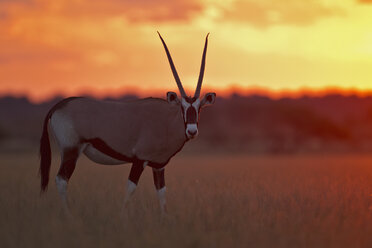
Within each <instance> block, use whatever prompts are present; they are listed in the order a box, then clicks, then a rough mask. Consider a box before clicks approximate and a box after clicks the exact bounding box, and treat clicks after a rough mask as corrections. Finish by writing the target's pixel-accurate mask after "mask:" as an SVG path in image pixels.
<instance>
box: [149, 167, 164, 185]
mask: <svg viewBox="0 0 372 248" xmlns="http://www.w3.org/2000/svg"><path fill="white" fill-rule="evenodd" d="M152 175H153V176H154V184H155V188H156V189H157V190H159V189H162V188H164V186H165V179H164V168H162V169H154V168H153V169H152Z"/></svg>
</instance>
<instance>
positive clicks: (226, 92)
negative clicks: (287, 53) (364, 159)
mask: <svg viewBox="0 0 372 248" xmlns="http://www.w3.org/2000/svg"><path fill="white" fill-rule="evenodd" d="M173 90H174V89H173ZM185 90H186V91H187V92H192V90H191V89H189V88H185ZM168 91H171V90H163V89H155V90H148V89H141V88H140V87H138V88H133V87H131V88H129V87H121V88H116V89H105V90H100V89H94V88H91V89H80V90H76V93H68V92H62V91H58V92H51V93H50V94H47V95H44V96H42V97H40V96H33V95H32V94H30V92H0V98H4V97H14V98H26V99H28V100H29V101H30V102H32V103H43V102H47V101H50V100H52V99H55V98H58V97H62V98H64V97H71V96H87V97H93V98H97V99H105V98H113V99H118V98H121V97H123V96H130V95H132V96H136V97H138V98H142V97H161V98H165V96H166V92H168ZM174 91H175V90H174ZM210 91H213V92H216V93H217V96H222V97H224V98H229V97H231V96H233V95H239V96H245V97H249V96H263V97H268V98H270V99H273V100H278V99H282V98H292V99H296V98H302V97H324V96H327V95H342V96H357V97H360V98H363V97H372V89H358V88H343V87H337V86H329V87H322V88H310V87H302V88H298V89H270V88H267V87H259V86H253V87H242V86H237V85H231V86H229V87H226V88H216V89H215V90H210V89H209V88H208V87H206V88H205V89H204V90H203V92H204V93H205V92H210ZM175 92H176V93H177V94H178V95H180V94H179V92H178V90H177V91H175ZM202 96H203V94H202Z"/></svg>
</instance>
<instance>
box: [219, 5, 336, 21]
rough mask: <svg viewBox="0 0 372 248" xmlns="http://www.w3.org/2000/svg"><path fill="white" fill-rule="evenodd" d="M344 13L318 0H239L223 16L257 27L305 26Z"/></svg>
mask: <svg viewBox="0 0 372 248" xmlns="http://www.w3.org/2000/svg"><path fill="white" fill-rule="evenodd" d="M342 14H343V12H342V10H341V9H339V8H337V7H331V6H326V5H324V4H322V3H321V2H320V1H318V0H308V1H298V0H287V1H285V2H284V1H276V0H261V1H257V0H237V1H236V2H234V3H233V4H232V6H231V7H230V8H226V9H225V10H224V15H223V18H224V20H226V19H230V20H234V21H243V22H246V23H250V24H251V25H254V26H257V27H268V26H271V25H283V24H284V25H296V26H303V25H310V24H312V23H314V22H315V21H317V20H318V19H321V18H325V17H329V16H334V15H342Z"/></svg>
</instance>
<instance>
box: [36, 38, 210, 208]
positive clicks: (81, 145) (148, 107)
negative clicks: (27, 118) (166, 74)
mask: <svg viewBox="0 0 372 248" xmlns="http://www.w3.org/2000/svg"><path fill="white" fill-rule="evenodd" d="M158 34H159V37H160V39H161V42H162V43H163V46H164V49H165V52H166V54H167V58H168V61H169V64H170V67H171V69H172V73H173V76H174V78H175V80H176V83H177V86H178V89H179V91H180V93H181V97H180V99H179V98H178V96H177V94H176V93H175V92H168V93H167V100H164V99H160V98H145V99H138V100H131V101H125V102H115V101H100V100H96V99H90V98H85V97H70V98H66V99H64V100H62V101H60V102H58V103H57V104H56V105H54V106H53V107H52V108H51V109H50V110H49V112H48V114H47V115H46V117H45V120H44V126H43V132H42V136H41V140H40V175H41V192H44V191H45V190H46V189H47V186H48V181H49V171H50V165H51V148H50V141H49V134H48V125H49V124H50V126H51V131H52V133H53V134H54V137H55V139H56V141H57V145H58V147H59V149H60V153H61V164H60V168H59V171H58V175H57V176H56V179H55V180H56V185H57V189H58V192H59V194H60V196H61V198H62V202H63V206H64V207H65V208H66V209H67V210H68V204H67V184H68V181H69V179H70V178H71V175H72V173H73V172H74V169H75V166H76V162H77V160H78V158H79V156H80V154H81V153H84V154H85V155H86V156H87V157H88V158H89V159H90V160H92V161H94V162H96V163H99V164H104V165H118V164H126V163H132V167H131V170H130V173H129V179H128V183H127V188H126V195H125V198H124V206H126V205H127V203H128V200H129V198H130V196H131V195H132V194H133V192H134V191H135V189H136V187H137V184H138V180H139V178H140V176H141V174H142V172H143V170H144V168H145V167H146V166H149V167H151V168H152V171H153V178H154V184H155V188H156V190H157V195H158V199H159V202H160V209H161V211H162V213H164V212H166V201H165V189H166V188H165V180H164V168H165V166H166V165H167V164H168V163H169V160H170V159H171V158H172V157H173V156H174V155H175V154H176V153H178V152H179V151H180V150H181V149H182V148H183V146H184V144H185V143H186V142H187V141H189V140H190V139H193V138H195V137H196V136H197V135H198V122H199V114H200V110H201V108H203V107H204V106H207V105H211V104H213V103H214V101H215V98H216V94H215V93H207V94H206V95H205V96H204V98H203V99H202V100H200V99H199V97H200V90H201V86H202V81H203V76H204V69H205V57H206V52H207V46H208V35H209V34H208V35H207V36H206V38H205V45H204V49H203V56H202V62H201V67H200V73H199V79H198V83H197V87H196V90H195V94H194V96H193V97H191V96H187V95H186V92H185V90H184V88H183V86H182V83H181V80H180V78H179V76H178V74H177V71H176V68H175V66H174V64H173V61H172V57H171V55H170V53H169V50H168V48H167V45H166V44H165V42H164V40H163V38H162V37H161V35H160V33H159V32H158ZM49 120H50V121H49Z"/></svg>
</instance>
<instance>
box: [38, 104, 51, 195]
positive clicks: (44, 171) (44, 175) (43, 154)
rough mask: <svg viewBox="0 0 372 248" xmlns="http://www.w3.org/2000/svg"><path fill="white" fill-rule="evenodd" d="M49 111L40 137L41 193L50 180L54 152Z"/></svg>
mask: <svg viewBox="0 0 372 248" xmlns="http://www.w3.org/2000/svg"><path fill="white" fill-rule="evenodd" d="M51 112H52V111H49V112H48V114H47V116H46V117H45V119H44V126H43V134H42V135H41V139H40V168H39V175H40V178H41V193H43V192H45V191H46V189H47V187H48V182H49V171H50V164H51V162H52V152H51V150H50V141H49V133H48V125H49V119H50V117H51V115H52V113H51Z"/></svg>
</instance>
